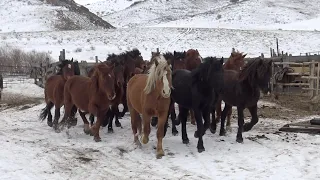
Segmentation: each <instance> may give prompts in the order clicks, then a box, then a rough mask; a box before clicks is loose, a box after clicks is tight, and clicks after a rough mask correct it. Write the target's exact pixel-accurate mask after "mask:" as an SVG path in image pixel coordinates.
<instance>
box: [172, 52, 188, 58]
mask: <svg viewBox="0 0 320 180" xmlns="http://www.w3.org/2000/svg"><path fill="white" fill-rule="evenodd" d="M173 55H174V58H176V59H179V58H180V59H184V58H186V56H187V53H186V52H185V51H183V52H179V51H174V53H173Z"/></svg>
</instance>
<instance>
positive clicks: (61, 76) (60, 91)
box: [40, 59, 80, 129]
mask: <svg viewBox="0 0 320 180" xmlns="http://www.w3.org/2000/svg"><path fill="white" fill-rule="evenodd" d="M74 63H75V62H73V59H72V60H71V61H70V60H64V61H62V62H61V64H59V65H58V67H59V68H60V70H59V72H58V73H57V74H56V75H53V76H50V77H49V78H48V79H47V81H46V83H45V87H44V95H45V101H46V104H47V105H46V107H45V108H43V109H42V111H41V113H40V119H41V120H42V121H43V120H44V119H45V118H46V117H47V116H48V118H47V124H48V126H50V127H52V126H54V127H53V128H54V129H56V128H57V126H58V121H59V118H60V108H61V107H62V106H63V105H64V100H63V98H64V86H65V83H66V81H67V80H68V79H69V78H70V77H72V76H73V75H80V70H79V66H77V64H76V65H75V64H74ZM53 106H55V112H54V121H53V123H52V114H51V109H52V108H53ZM76 112H77V109H76V107H73V109H72V115H73V116H74V115H75V113H76ZM74 123H76V121H74ZM74 125H75V124H74Z"/></svg>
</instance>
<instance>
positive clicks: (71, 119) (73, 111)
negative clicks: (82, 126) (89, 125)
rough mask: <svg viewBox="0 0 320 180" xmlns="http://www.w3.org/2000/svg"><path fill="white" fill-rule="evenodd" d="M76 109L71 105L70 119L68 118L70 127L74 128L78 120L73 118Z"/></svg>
mask: <svg viewBox="0 0 320 180" xmlns="http://www.w3.org/2000/svg"><path fill="white" fill-rule="evenodd" d="M77 110H78V108H77V107H76V106H75V105H73V106H72V109H71V118H70V125H71V126H76V125H77V123H78V119H77V118H76V117H75V116H76V113H77Z"/></svg>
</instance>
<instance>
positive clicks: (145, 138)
mask: <svg viewBox="0 0 320 180" xmlns="http://www.w3.org/2000/svg"><path fill="white" fill-rule="evenodd" d="M141 142H142V143H143V144H147V143H148V142H149V137H147V136H145V135H142V140H141Z"/></svg>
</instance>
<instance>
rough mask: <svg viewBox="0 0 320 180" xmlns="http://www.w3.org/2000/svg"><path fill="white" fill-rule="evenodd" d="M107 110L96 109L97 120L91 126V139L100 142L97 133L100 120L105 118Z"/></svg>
mask: <svg viewBox="0 0 320 180" xmlns="http://www.w3.org/2000/svg"><path fill="white" fill-rule="evenodd" d="M106 111H107V110H98V112H97V122H96V123H95V124H94V125H93V126H92V127H91V135H93V139H94V141H96V142H100V141H101V138H100V135H99V130H100V126H101V122H102V121H103V119H104V118H105V115H106Z"/></svg>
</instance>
